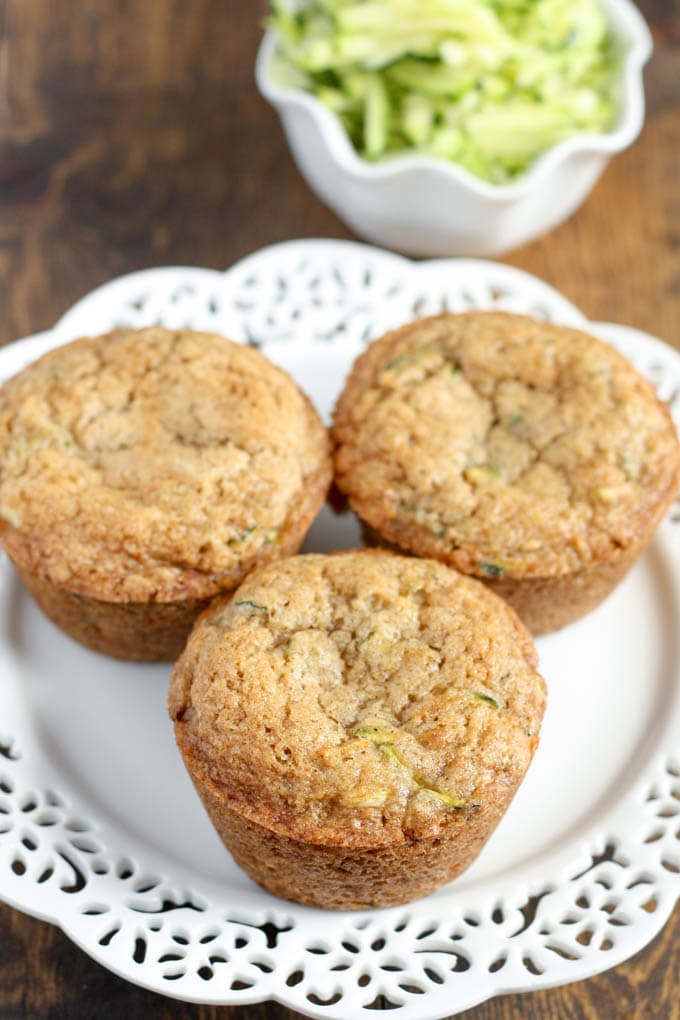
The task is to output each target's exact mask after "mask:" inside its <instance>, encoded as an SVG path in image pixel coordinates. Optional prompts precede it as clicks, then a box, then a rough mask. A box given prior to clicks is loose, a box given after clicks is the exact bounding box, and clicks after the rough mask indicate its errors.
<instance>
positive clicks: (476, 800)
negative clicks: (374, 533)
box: [170, 550, 545, 846]
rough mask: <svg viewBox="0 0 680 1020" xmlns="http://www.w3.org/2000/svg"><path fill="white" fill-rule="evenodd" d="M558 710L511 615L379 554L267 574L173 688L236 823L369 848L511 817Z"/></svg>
mask: <svg viewBox="0 0 680 1020" xmlns="http://www.w3.org/2000/svg"><path fill="white" fill-rule="evenodd" d="M544 700H545V692H544V684H543V680H542V679H541V677H540V676H539V674H538V673H537V672H536V654H535V650H534V646H533V643H532V641H531V638H530V636H529V634H528V632H527V631H526V630H525V629H524V627H523V626H522V624H521V623H520V622H519V620H518V618H517V617H516V616H515V614H514V612H513V611H512V610H511V609H510V607H509V606H507V605H506V603H504V602H503V601H502V600H501V599H499V598H498V597H497V596H496V595H494V594H493V593H491V592H490V591H488V590H487V589H486V588H485V587H484V586H483V585H482V584H480V583H479V582H478V581H475V580H472V579H470V578H466V577H463V576H461V575H460V574H458V573H456V572H455V571H453V570H451V569H450V568H449V567H446V566H444V565H443V564H441V563H437V562H433V561H430V560H418V559H414V558H411V557H405V556H397V555H395V554H393V553H389V552H385V551H375V550H373V551H369V550H352V551H349V552H342V553H335V554H333V555H331V556H322V555H306V556H297V557H293V558H292V559H288V560H282V561H280V562H278V563H275V564H270V565H268V566H265V567H262V568H260V569H259V570H257V571H256V572H255V573H254V574H251V576H250V577H248V578H247V580H246V581H245V582H244V583H243V584H242V585H241V587H240V588H239V589H238V591H237V592H236V593H235V594H234V595H233V597H232V598H231V599H227V598H221V599H217V600H216V601H215V602H214V603H213V604H212V605H211V606H210V607H209V608H208V609H207V610H206V611H205V612H204V613H203V615H202V616H201V617H200V618H199V621H198V623H197V624H196V626H195V628H194V631H193V633H192V635H191V637H190V639H189V642H188V644H187V647H186V648H185V651H184V653H183V654H182V657H181V658H180V660H179V662H178V663H177V665H176V667H175V670H174V673H173V677H172V681H171V686H170V714H171V716H172V718H173V719H174V720H175V721H176V724H177V726H178V727H182V728H183V731H184V733H183V738H184V739H183V743H185V746H186V741H188V742H189V744H190V746H191V749H192V751H193V753H194V754H195V755H196V756H197V758H198V760H199V761H200V763H201V767H202V768H204V769H205V770H207V772H208V774H209V776H210V777H211V779H212V780H213V782H215V783H217V784H218V785H219V786H220V788H221V789H222V791H223V793H224V796H225V797H226V799H227V801H228V802H229V803H230V804H231V805H232V806H233V807H234V808H235V809H236V810H237V811H238V812H240V813H241V814H243V815H245V816H246V817H250V818H251V819H253V820H256V821H259V822H260V823H261V824H265V825H267V826H268V827H270V828H273V829H274V830H275V831H282V832H284V833H286V834H287V835H290V836H293V837H296V838H301V839H305V840H307V841H311V842H321V843H327V844H338V845H354V846H357V845H364V846H377V845H384V844H389V843H395V842H403V841H404V840H407V839H414V838H421V837H423V836H437V835H438V834H440V833H441V834H444V833H445V832H446V830H447V829H449V828H451V827H452V825H454V824H455V825H458V824H460V822H461V821H463V822H466V821H473V820H475V816H476V815H477V814H480V815H481V816H487V815H488V814H491V816H492V817H493V816H494V813H495V815H496V817H495V820H497V814H498V804H499V801H500V802H501V803H502V807H503V808H504V807H505V806H506V804H507V801H508V800H509V797H510V796H512V793H513V792H514V789H515V787H516V785H517V784H518V783H519V782H520V780H521V778H522V776H523V775H524V772H525V770H526V768H527V766H528V764H529V762H530V760H531V757H532V754H533V751H534V749H535V747H536V744H537V740H538V732H539V727H540V723H541V718H542V715H543V707H544Z"/></svg>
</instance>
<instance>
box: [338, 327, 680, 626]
mask: <svg viewBox="0 0 680 1020" xmlns="http://www.w3.org/2000/svg"><path fill="white" fill-rule="evenodd" d="M334 439H335V444H336V454H335V472H336V475H335V477H336V482H337V485H338V486H339V488H340V489H341V490H342V491H344V492H345V493H346V494H347V496H348V498H349V502H350V505H351V506H352V507H353V509H354V510H355V511H356V513H357V514H358V515H359V517H360V518H361V519H362V521H363V522H364V523H365V524H366V525H367V526H368V529H369V539H370V538H371V537H372V539H373V540H375V541H378V542H379V543H381V544H388V545H390V544H391V545H392V546H396V547H399V548H400V549H403V550H407V551H409V552H411V553H414V554H416V555H418V556H429V557H433V558H436V559H438V560H441V561H442V562H443V563H447V564H449V565H450V566H453V567H455V568H456V569H458V570H460V571H462V572H464V573H466V574H471V575H472V576H474V577H478V578H480V579H481V580H483V581H485V582H486V583H487V585H488V586H489V587H491V588H492V589H493V590H494V591H495V592H497V593H498V594H499V595H502V596H503V597H504V598H506V599H507V600H508V601H509V602H510V603H511V605H512V606H513V607H514V608H515V609H516V610H517V612H518V613H519V615H520V616H521V618H522V620H523V621H524V623H525V624H526V625H527V627H529V629H530V630H531V631H533V633H534V634H542V633H545V632H547V631H551V630H555V629H557V628H559V627H563V626H564V625H565V624H567V623H570V622H572V621H573V620H576V619H578V618H579V617H581V616H583V614H584V613H587V612H588V611H590V610H591V609H593V608H594V607H595V606H596V605H597V604H598V603H599V602H600V601H601V600H602V599H603V598H604V597H605V596H606V595H608V594H609V592H610V591H611V590H612V589H613V588H614V586H615V585H616V584H617V583H618V582H619V581H620V580H621V578H622V577H623V576H624V574H625V573H626V571H627V570H628V569H629V567H630V566H631V565H632V563H633V562H634V561H635V560H636V558H637V557H638V556H639V554H640V553H641V551H642V550H643V549H644V548H645V546H646V545H647V543H648V542H649V541H650V539H651V537H652V535H653V533H654V530H655V528H656V526H657V525H658V523H659V521H660V520H661V518H662V516H663V515H664V513H665V511H666V510H667V508H668V507H669V505H670V504H671V502H672V501H673V499H674V497H675V495H676V492H677V489H678V482H679V478H680V453H679V446H678V440H677V436H676V433H675V429H674V426H673V423H672V421H671V418H670V415H669V413H668V410H667V408H666V406H665V405H664V404H663V403H661V402H660V401H659V400H658V398H657V396H656V394H655V392H654V390H653V388H652V386H651V385H650V384H649V383H648V382H647V381H646V380H645V379H643V377H642V376H641V375H640V374H639V373H638V372H637V371H636V370H635V369H634V368H633V367H632V366H631V365H630V364H629V363H628V362H627V361H626V360H625V359H624V358H623V357H621V355H620V354H618V353H617V352H616V351H615V350H614V349H613V348H612V347H610V346H609V345H608V344H605V343H603V342H602V341H600V340H596V339H594V338H593V337H591V336H588V335H587V334H585V333H581V332H578V331H576V330H573V329H566V328H564V327H562V326H556V325H552V324H549V323H545V322H537V321H534V320H533V319H529V318H526V317H524V316H519V315H509V314H504V313H500V312H471V313H468V314H463V315H440V316H436V317H433V318H428V319H422V320H420V321H417V322H412V323H410V324H409V325H406V326H404V327H403V328H401V329H398V330H395V331H394V332H391V333H388V334H387V335H386V336H383V337H382V338H381V339H379V340H377V341H376V342H374V343H373V344H371V346H370V347H369V348H368V350H367V351H366V352H365V353H364V354H363V355H362V356H361V357H360V358H359V359H358V360H357V362H356V364H355V365H354V368H353V370H352V373H351V375H350V377H349V380H348V382H347V385H346V386H345V389H344V392H343V393H342V395H341V397H340V399H339V401H338V405H337V408H336V413H335V423H334Z"/></svg>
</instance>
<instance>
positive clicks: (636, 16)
mask: <svg viewBox="0 0 680 1020" xmlns="http://www.w3.org/2000/svg"><path fill="white" fill-rule="evenodd" d="M605 6H609V7H616V9H617V11H618V18H619V24H620V27H621V28H623V29H624V31H623V32H622V33H621V34H622V38H623V40H624V44H625V46H626V48H627V52H626V53H625V55H624V59H623V62H622V73H621V99H620V102H619V114H620V123H619V125H618V126H617V127H616V128H615V129H614V130H613V131H608V132H606V133H603V134H576V135H572V136H571V137H570V138H565V139H563V140H562V141H561V142H557V143H556V144H555V145H553V146H551V147H550V148H549V149H546V151H545V152H544V153H542V154H541V155H540V156H539V157H538V158H537V159H536V160H535V162H534V163H533V164H532V166H531V167H530V169H529V170H528V171H527V172H526V173H525V174H523V175H522V177H520V178H519V179H518V180H517V181H516V182H513V183H512V184H500V185H499V184H489V183H488V182H487V181H484V180H483V179H482V178H480V177H475V176H474V175H473V174H472V173H470V172H469V171H468V170H466V169H464V167H462V166H459V165H458V164H456V163H449V162H447V161H446V160H443V159H438V158H436V157H434V156H424V155H420V154H409V155H403V156H401V155H400V156H394V157H391V158H390V159H389V160H386V161H385V162H382V163H368V162H367V161H366V160H364V159H362V158H361V157H360V156H359V155H358V153H357V152H356V150H355V149H354V147H353V146H352V143H351V142H350V140H349V137H348V135H347V133H346V132H345V130H344V128H343V127H342V124H341V122H340V120H339V118H338V117H337V116H336V115H335V114H334V113H333V112H332V111H331V110H329V109H328V107H326V106H324V105H323V103H321V102H320V101H319V100H318V99H317V98H316V97H315V96H313V95H312V94H311V93H310V92H306V91H305V90H304V89H299V88H290V87H284V86H281V85H279V84H277V83H276V82H275V81H274V78H273V76H272V73H271V62H272V57H273V56H274V52H275V49H276V32H275V31H273V30H272V29H269V30H268V31H267V32H265V34H264V37H263V39H262V42H261V43H260V47H259V50H258V54H257V60H256V64H255V79H256V82H257V87H258V89H259V90H260V93H261V94H262V95H263V96H264V98H265V99H267V100H268V101H269V102H270V103H271V104H272V106H274V107H276V109H277V110H279V112H280V111H281V110H282V109H284V108H285V107H289V108H292V107H297V108H298V109H301V110H304V111H306V112H307V113H308V114H309V115H310V116H311V117H312V119H313V120H314V121H315V122H316V125H317V128H318V129H319V132H320V134H321V137H322V139H323V141H324V143H325V145H326V148H327V149H328V152H329V153H330V154H331V156H333V157H334V160H335V162H336V164H338V165H339V166H340V167H341V169H342V170H344V171H345V172H346V173H347V174H349V175H350V176H351V177H353V178H355V179H359V180H366V181H384V180H386V179H389V178H394V177H398V176H399V175H401V174H408V173H412V172H414V171H430V172H431V173H436V174H439V175H440V176H442V177H448V178H450V180H451V181H453V182H455V183H457V184H460V185H463V186H464V187H466V188H467V189H468V190H469V191H471V192H473V193H474V194H476V195H478V196H480V197H482V198H486V199H493V200H496V201H499V202H500V201H509V200H512V199H517V198H520V197H522V196H524V195H525V194H527V192H529V191H531V190H532V188H533V187H534V185H536V184H539V183H540V182H541V181H542V180H543V179H544V178H546V177H548V175H549V174H550V173H551V171H552V170H553V169H554V168H555V167H556V166H558V165H559V163H561V162H563V161H565V160H566V159H568V158H569V157H570V156H572V155H574V154H577V153H587V152H590V153H596V154H603V155H614V154H615V153H617V152H621V151H623V150H624V149H626V148H627V147H628V146H629V145H631V144H632V143H633V142H634V141H635V139H636V138H637V136H638V135H639V134H640V131H641V130H642V125H643V122H644V110H645V101H644V88H643V81H642V70H643V68H644V66H645V64H646V63H647V61H648V60H649V58H650V56H651V54H652V49H653V41H652V35H651V32H650V30H649V28H648V26H647V23H646V21H645V20H644V18H643V17H642V14H641V13H640V11H639V10H638V9H637V7H636V6H635V5H634V4H633V3H632V2H631V0H609V4H606V5H605ZM605 15H609V11H607V10H605ZM608 20H610V21H611V17H609V18H608Z"/></svg>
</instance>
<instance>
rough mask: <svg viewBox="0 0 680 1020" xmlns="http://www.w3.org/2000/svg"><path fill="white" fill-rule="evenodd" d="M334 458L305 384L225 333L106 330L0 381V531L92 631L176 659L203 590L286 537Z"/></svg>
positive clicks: (122, 647) (60, 619) (57, 618)
mask: <svg viewBox="0 0 680 1020" xmlns="http://www.w3.org/2000/svg"><path fill="white" fill-rule="evenodd" d="M330 475H331V466H330V454H329V446H328V439H327V434H326V431H325V429H324V427H323V425H322V424H321V421H320V420H319V418H318V416H317V414H316V412H315V410H314V408H313V407H312V405H311V404H310V402H309V400H308V399H307V398H306V397H305V396H304V394H303V393H301V391H300V390H299V389H298V388H297V386H296V385H295V384H294V383H293V382H292V380H291V379H290V378H289V377H288V376H287V375H286V374H285V373H284V372H282V371H281V370H280V369H278V368H276V367H275V366H274V365H272V364H270V363H269V362H268V361H267V359H266V358H265V357H263V355H262V354H260V353H259V352H258V351H256V350H253V349H252V348H249V347H244V346H241V345H240V344H236V343H233V342H232V341H230V340H227V339H225V338H224V337H222V336H217V335H214V334H209V333H195V332H191V331H188V330H180V331H171V330H167V329H162V328H160V327H153V328H150V329H143V330H139V331H135V330H118V331H115V332H113V333H108V334H106V335H105V336H100V337H94V338H84V339H80V340H75V341H74V342H73V343H69V344H66V345H65V346H63V347H59V348H58V349H56V350H53V351H51V352H50V353H48V354H46V355H45V356H44V357H42V358H40V359H39V360H38V361H36V362H34V363H33V364H32V365H30V366H29V367H28V368H26V369H25V370H24V371H22V372H20V373H19V374H18V375H16V376H14V378H12V379H10V380H9V381H8V382H7V383H6V384H5V385H4V386H3V387H2V389H0V541H1V542H2V545H3V546H4V548H5V551H6V552H7V554H8V555H9V557H10V559H11V560H12V562H13V563H14V565H15V567H16V569H17V570H18V572H19V574H20V575H21V578H22V579H23V582H24V584H25V585H26V587H27V588H28V590H29V591H30V592H31V593H32V595H33V596H34V597H35V599H36V601H37V602H38V603H39V605H40V606H41V607H42V608H43V610H44V611H45V613H46V614H47V615H48V616H49V617H50V618H51V619H52V620H53V621H54V622H55V623H56V624H57V625H58V626H59V627H61V628H62V629H63V630H65V631H66V632H67V633H68V634H70V635H71V637H73V638H75V639H76V640H77V641H80V642H81V643H82V644H84V645H86V646H87V647H88V648H92V649H94V650H96V651H99V652H104V653H106V654H108V655H112V656H115V657H117V658H121V659H136V660H147V661H150V660H165V659H168V660H169V659H175V658H176V657H177V655H178V654H179V652H180V651H181V649H182V647H183V645H184V642H185V640H186V637H187V635H188V633H189V631H190V629H191V626H192V624H193V621H194V619H195V618H196V616H197V614H198V613H199V612H200V611H201V610H202V609H203V608H204V607H205V606H206V605H207V603H208V601H209V599H211V598H212V597H213V596H214V595H216V594H218V593H219V592H223V591H231V590H233V589H234V588H236V587H237V586H238V585H239V584H240V582H241V581H242V580H243V578H244V577H245V576H246V574H247V573H248V572H249V571H250V570H252V568H253V567H254V566H256V565H257V564H259V563H265V562H268V561H270V560H273V559H277V558H279V557H281V556H286V555H288V554H290V553H294V552H296V551H297V549H298V548H299V546H300V545H301V543H302V541H303V539H304V537H305V534H306V532H307V530H308V528H309V526H310V524H311V522H312V520H313V518H314V516H315V514H316V513H317V511H318V509H319V507H320V506H321V505H322V503H323V501H324V499H325V495H326V491H327V488H328V485H329V481H330Z"/></svg>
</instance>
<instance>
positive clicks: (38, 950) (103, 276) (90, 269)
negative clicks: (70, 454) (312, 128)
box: [0, 0, 680, 1020]
mask: <svg viewBox="0 0 680 1020" xmlns="http://www.w3.org/2000/svg"><path fill="white" fill-rule="evenodd" d="M641 7H642V8H643V10H644V11H645V13H646V14H647V17H648V19H649V20H650V22H651V23H652V25H653V27H654V31H655V38H656V43H657V49H656V54H655V57H654V59H653V61H652V64H651V66H650V68H649V70H648V74H647V89H648V99H649V115H648V122H647V126H646V129H645V131H644V134H643V137H642V139H641V141H640V142H639V143H638V144H637V145H636V146H635V147H634V148H633V149H631V150H630V151H629V152H628V153H626V154H625V155H623V156H621V157H618V158H617V159H616V160H614V162H613V163H612V165H611V167H610V169H609V170H608V171H607V173H606V174H605V176H604V178H603V180H602V181H601V183H600V184H599V185H598V187H597V188H596V189H595V191H594V192H593V194H592V196H591V197H590V199H589V200H588V201H587V202H586V204H585V205H584V206H583V208H582V209H581V210H580V211H579V212H578V214H577V215H576V216H575V217H574V218H573V219H572V220H571V221H570V222H569V223H568V224H566V225H565V226H563V227H562V228H560V229H559V230H557V231H556V232H554V233H553V234H552V235H550V237H548V238H544V239H542V240H540V241H538V242H536V243H535V244H532V245H530V246H528V247H526V248H524V249H521V250H520V251H518V252H516V253H514V254H513V255H512V257H511V258H510V259H508V261H509V262H510V263H512V264H513V265H516V266H520V267H522V268H525V269H528V270H529V271H531V272H534V273H536V274H537V275H539V276H541V277H543V278H544V279H546V280H548V281H549V282H551V283H553V284H554V285H555V286H557V287H558V288H559V289H560V290H562V291H563V292H564V293H565V294H566V295H567V296H568V297H570V298H571V299H572V300H573V301H575V302H576V304H578V305H579V306H580V307H581V308H583V310H584V311H585V312H586V313H587V314H588V315H590V316H591V317H593V318H596V319H597V318H601V319H609V320H617V321H621V322H627V323H630V324H632V325H637V326H640V327H642V328H643V329H647V330H649V331H650V332H652V333H656V334H657V335H660V336H663V337H665V338H666V339H667V340H668V341H670V342H671V343H673V344H675V345H676V346H679V347H680V187H679V185H678V180H679V173H678V158H679V153H680V74H679V72H678V68H679V67H680V5H679V4H678V3H677V2H675V3H673V2H667V0H646V2H645V3H642V4H641ZM262 13H263V6H262V4H261V3H259V2H257V3H253V4H248V3H245V2H243V0H241V2H238V0H191V2H190V3H189V2H187V0H144V2H143V3H139V2H138V0H114V2H112V0H0V310H1V316H0V342H3V343H4V342H8V341H10V340H12V339H14V338H16V337H19V336H22V335H25V334H27V333H31V332H35V331H37V330H40V329H43V328H46V327H49V326H50V325H51V324H52V323H53V322H54V321H55V319H56V318H57V317H58V316H59V315H60V314H61V313H62V312H63V311H64V310H65V309H66V308H67V307H68V306H69V305H70V304H72V302H73V301H75V300H76V299H77V298H79V297H80V296H82V295H83V294H84V293H86V292H87V291H89V290H91V289H92V288H93V287H95V286H96V285H98V284H100V283H102V282H104V281H105V280H107V279H109V278H110V277H112V276H115V275H118V274H120V273H124V272H128V271H130V270H133V269H141V268H144V267H146V266H154V265H164V264H189V265H204V266H215V267H223V266H227V265H229V264H230V263H232V262H233V261H234V260H235V259H237V258H239V257H240V256H242V255H244V254H246V253H247V252H250V251H252V250H254V249H256V248H258V247H260V246H261V245H264V244H270V243H272V242H275V241H279V240H285V239H288V238H291V237H308V236H325V237H348V236H350V235H349V234H348V232H347V230H346V229H345V228H344V226H343V225H342V224H341V223H340V222H339V221H338V220H337V219H336V218H335V217H334V216H333V214H332V213H330V212H329V211H328V210H326V209H325V208H324V207H323V206H322V205H321V204H320V203H319V201H318V200H317V199H316V198H315V197H314V196H313V195H312V194H311V193H310V192H309V190H308V189H307V188H306V186H305V184H304V183H303V181H302V180H301V178H300V177H299V175H298V173H297V171H296V170H295V167H294V166H293V164H292V161H291V159H290V157H289V155H288V152H287V149H286V145H285V143H284V140H283V137H282V134H281V131H280V129H279V125H278V123H277V121H276V118H275V117H274V115H273V113H272V112H271V110H270V109H269V108H268V106H267V105H266V104H265V103H264V101H263V100H261V99H260V97H259V96H258V94H257V92H256V90H255V87H254V83H253V75H252V66H253V60H254V56H255V50H256V47H257V42H258V38H259V32H260V29H259V20H260V17H261V15H262ZM0 712H1V709H0ZM679 973H680V912H679V911H677V910H676V912H675V914H674V916H673V918H672V919H671V921H670V922H669V924H668V925H667V926H666V928H665V930H664V931H663V933H662V934H661V935H660V936H659V937H658V938H657V939H656V940H655V941H654V943H653V944H652V945H651V946H650V947H648V948H647V949H646V950H644V951H643V952H641V953H639V954H638V955H637V956H636V957H635V958H634V959H633V960H631V961H629V962H628V963H626V964H624V965H622V966H620V967H617V968H616V969H614V970H612V971H609V972H607V973H605V974H603V975H600V976H599V977H595V978H592V979H591V980H589V981H587V982H581V983H578V984H574V985H570V986H567V987H565V988H562V989H553V990H551V991H548V992H539V993H533V994H531V995H525V996H517V995H512V996H506V997H503V998H500V999H496V1000H493V1001H491V1002H488V1003H485V1004H484V1005H482V1006H479V1007H478V1008H476V1009H473V1010H470V1011H468V1012H467V1013H465V1014H463V1016H464V1017H465V1018H466V1020H515V1018H518V1017H522V1018H523V1020H553V1018H556V1020H557V1018H558V1020H617V1018H623V1017H632V1018H637V1020H680V998H679V992H678V974H679ZM218 1016H219V1017H220V1018H223V1020H226V1018H229V1020H243V1018H245V1017H248V1018H250V1020H259V1018H264V1017H267V1018H269V1020H284V1018H286V1020H290V1018H291V1017H292V1016H293V1014H292V1013H291V1012H290V1011H288V1010H285V1009H284V1008H283V1007H280V1006H277V1005H273V1004H266V1005H261V1006H248V1007H243V1008H240V1009H220V1010H218V1009H214V1008H208V1007H193V1006H188V1005H186V1004H183V1003H178V1002H174V1001H172V1000H169V999H162V998H160V997H159V996H156V995H153V994H151V993H147V992H144V991H142V990H141V989H138V988H136V987H134V986H132V985H129V984H126V983H125V982H123V981H121V980H120V979H118V978H116V977H114V976H113V975H111V974H109V973H108V972H107V971H105V970H104V969H103V968H101V967H99V966H98V965H96V964H95V963H93V962H92V961H91V960H89V959H88V957H86V956H85V955H84V954H83V953H81V952H80V951H79V950H78V949H76V948H75V947H74V946H73V945H72V944H71V943H70V942H69V941H68V940H67V939H66V938H65V937H64V935H62V933H61V932H60V931H58V930H57V929H55V928H53V927H51V926H49V925H47V924H43V923H40V922H38V921H34V920H32V919H30V918H27V917H24V916H23V915H21V914H19V913H17V912H15V911H12V910H10V909H9V908H8V907H1V908H0V1020H65V1018H68V1020H70V1018H76V1017H78V1018H79V1017H83V1018H85V1017H87V1018H90V1017H96V1018H97V1020H118V1018H120V1017H126V1020H137V1018H139V1020H142V1018H147V1017H153V1018H157V1020H174V1018H180V1017H181V1018H183V1020H187V1018H191V1020H216V1018H217V1017H218Z"/></svg>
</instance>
